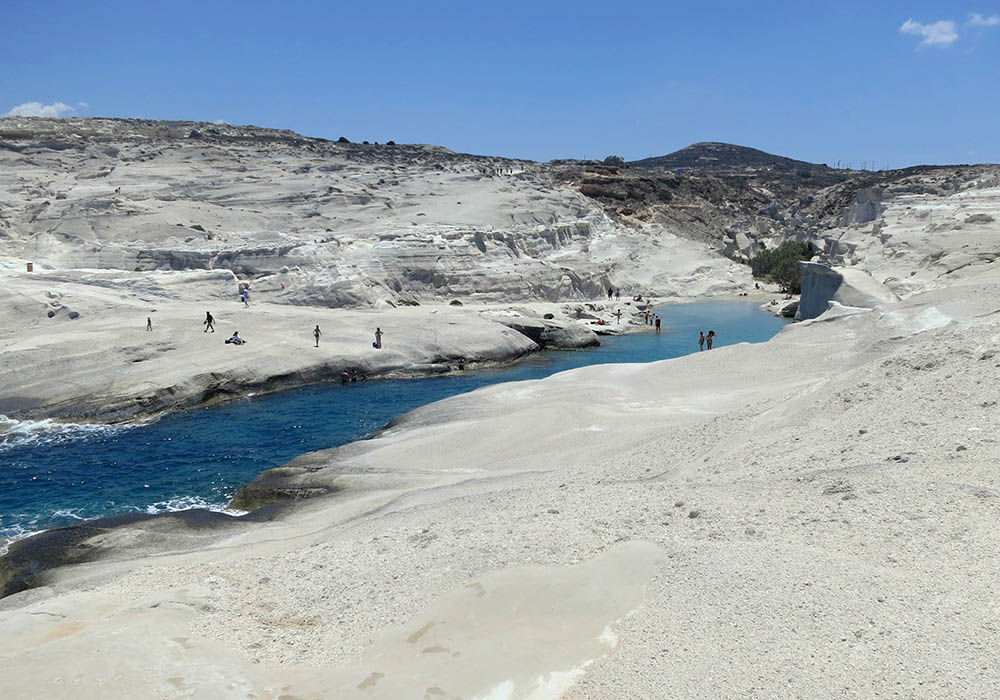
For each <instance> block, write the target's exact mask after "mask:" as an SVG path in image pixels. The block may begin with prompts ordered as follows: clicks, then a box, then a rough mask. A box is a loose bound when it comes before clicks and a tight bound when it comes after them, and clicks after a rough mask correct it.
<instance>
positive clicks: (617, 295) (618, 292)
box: [615, 289, 622, 301]
mask: <svg viewBox="0 0 1000 700" xmlns="http://www.w3.org/2000/svg"><path fill="white" fill-rule="evenodd" d="M621 300H622V290H620V289H616V290H615V301H621Z"/></svg>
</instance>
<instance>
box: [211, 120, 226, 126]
mask: <svg viewBox="0 0 1000 700" xmlns="http://www.w3.org/2000/svg"><path fill="white" fill-rule="evenodd" d="M212 123H213V124H218V125H219V126H222V125H223V124H229V122H227V121H226V120H225V119H216V120H215V121H214V122H212Z"/></svg>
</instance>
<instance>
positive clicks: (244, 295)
mask: <svg viewBox="0 0 1000 700" xmlns="http://www.w3.org/2000/svg"><path fill="white" fill-rule="evenodd" d="M240 297H241V298H242V299H243V308H244V309H249V308H250V290H249V289H244V290H243V292H242V294H240Z"/></svg>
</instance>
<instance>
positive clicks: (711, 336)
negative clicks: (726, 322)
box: [705, 331, 715, 350]
mask: <svg viewBox="0 0 1000 700" xmlns="http://www.w3.org/2000/svg"><path fill="white" fill-rule="evenodd" d="M713 340H715V331H709V332H708V335H706V336H705V344H706V345H708V349H709V350H711V349H712V341H713Z"/></svg>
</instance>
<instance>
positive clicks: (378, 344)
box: [146, 289, 383, 350]
mask: <svg viewBox="0 0 1000 700" xmlns="http://www.w3.org/2000/svg"><path fill="white" fill-rule="evenodd" d="M246 294H247V290H246V289H244V290H243V292H242V293H241V294H240V299H241V300H242V301H243V304H244V308H247V307H248V305H249V296H248V295H247V296H245V295H246ZM202 325H203V326H205V330H203V331H202V332H203V333H209V332H211V333H215V317H214V316H213V315H212V312H211V311H206V312H205V320H204V321H202ZM146 330H147V331H151V330H153V321H152V319H150V318H149V317H147V318H146ZM312 334H313V340H314V341H315V343H316V345H315V347H317V348H318V347H319V339H320V336H322V335H323V331H321V330H320V329H319V324H316V327H315V328H313V332H312ZM382 335H383V333H382V329H381V328H380V327H376V328H375V342H373V343H372V347H373V348H375V349H376V350H381V349H382ZM246 342H247V341H246V340H244V339H243V338H241V337H240V332H239V331H234V332H233V335H232V336H230V337H229V338H227V339H226V345H245V344H246Z"/></svg>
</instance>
